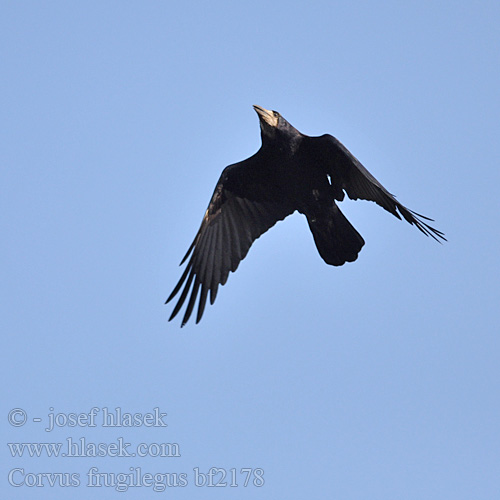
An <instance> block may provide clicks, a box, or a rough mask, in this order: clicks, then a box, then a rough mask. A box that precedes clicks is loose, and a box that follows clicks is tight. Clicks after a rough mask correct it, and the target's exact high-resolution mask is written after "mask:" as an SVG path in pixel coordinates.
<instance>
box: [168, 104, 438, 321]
mask: <svg viewBox="0 0 500 500" xmlns="http://www.w3.org/2000/svg"><path fill="white" fill-rule="evenodd" d="M254 109H255V111H256V112H257V114H258V115H259V121H260V128H261V137H262V146H261V148H260V149H259V151H257V153H256V154H254V155H253V156H251V157H250V158H248V159H246V160H243V161H241V162H239V163H235V164H234V165H229V166H228V167H226V168H225V169H224V170H223V172H222V175H221V176H220V179H219V182H218V183H217V186H216V187H215V191H214V194H213V195H212V199H211V200H210V203H209V205H208V208H207V211H206V212H205V215H204V217H203V221H202V223H201V226H200V229H199V230H198V233H197V234H196V236H195V238H194V241H193V243H192V244H191V246H190V247H189V249H188V251H187V253H186V255H185V256H184V258H183V259H182V262H181V264H183V263H184V262H185V261H186V260H187V259H188V258H189V261H188V264H187V266H186V269H185V270H184V273H183V274H182V276H181V279H180V280H179V282H178V283H177V286H176V287H175V288H174V290H173V291H172V293H171V294H170V297H169V298H168V299H167V302H169V301H170V300H172V299H173V298H174V297H175V296H176V295H177V293H178V292H180V291H181V289H182V292H181V295H180V297H179V299H178V301H177V304H176V305H175V307H174V310H173V312H172V315H171V316H170V319H169V321H170V320H172V319H173V318H174V317H175V316H176V315H177V313H178V312H179V311H180V309H181V308H182V305H183V304H184V302H185V301H186V299H187V298H188V296H189V300H188V303H187V307H186V311H185V313H184V317H183V320H182V325H181V326H184V325H185V324H186V322H187V321H188V319H189V318H190V316H191V313H192V312H193V309H194V307H195V303H196V299H197V297H198V294H199V303H198V312H197V316H196V322H197V323H198V322H199V321H200V319H201V317H202V315H203V311H204V309H205V304H206V301H207V297H208V294H209V293H210V303H211V304H213V303H214V301H215V297H216V296H217V289H218V287H219V285H224V284H225V283H226V281H227V277H228V275H229V271H233V272H234V271H236V269H237V267H238V264H239V263H240V261H241V260H242V259H244V258H245V256H246V255H247V253H248V250H249V249H250V246H251V245H252V243H253V242H254V241H255V240H256V239H257V238H258V237H259V236H260V235H261V234H263V233H265V232H266V231H267V230H268V229H269V228H270V227H272V226H274V224H276V222H278V221H279V220H282V219H284V218H285V217H286V216H288V215H290V214H291V213H293V212H295V210H298V211H299V212H300V213H302V214H304V215H305V216H306V218H307V222H308V223H309V228H310V229H311V232H312V234H313V237H314V241H315V243H316V247H317V249H318V252H319V254H320V255H321V257H322V258H323V260H324V261H325V262H326V263H327V264H330V265H332V266H341V265H342V264H344V263H346V262H353V261H355V260H356V259H357V257H358V253H359V251H360V250H361V248H362V247H363V245H364V244H365V242H364V240H363V238H362V237H361V235H360V234H359V233H358V232H357V231H356V229H354V227H353V226H352V225H351V224H350V222H349V221H348V220H347V219H346V218H345V216H344V215H343V214H342V212H341V211H340V209H339V208H338V206H337V204H336V201H342V200H343V199H344V193H345V194H347V196H348V197H349V198H350V199H352V200H357V199H362V200H370V201H374V202H375V203H377V204H378V205H380V206H381V207H382V208H385V209H386V210H387V211H388V212H390V213H391V214H393V215H395V216H396V217H397V218H398V219H401V217H403V218H404V219H405V220H406V221H407V222H409V223H410V224H413V225H414V226H416V227H417V228H418V229H419V230H420V231H422V233H424V234H425V235H427V236H431V237H432V238H434V239H435V240H437V241H439V239H442V240H445V237H444V234H443V233H442V232H441V231H438V230H437V229H434V228H433V227H431V226H430V225H429V224H428V223H427V222H425V221H432V219H429V218H427V217H424V216H423V215H420V214H417V213H415V212H413V211H412V210H409V209H408V208H406V207H405V206H403V205H402V204H401V203H399V202H398V201H397V200H396V198H395V197H394V196H393V195H392V194H390V193H389V192H388V191H387V190H386V189H385V188H384V187H383V186H382V184H380V182H378V181H377V179H375V177H373V175H371V174H370V172H368V170H366V168H365V167H363V165H361V163H360V162H359V161H358V160H357V159H356V158H355V157H354V156H353V155H352V154H351V153H350V152H349V151H348V150H347V149H346V148H345V146H343V145H342V144H341V143H340V142H339V141H338V140H337V139H336V138H335V137H333V136H331V135H328V134H325V135H322V136H320V137H309V136H307V135H304V134H301V133H300V132H299V131H298V130H297V129H296V128H294V127H293V126H292V125H290V123H288V122H287V121H286V120H285V119H284V118H283V117H282V116H281V115H280V114H279V113H278V112H277V111H268V110H267V109H264V108H262V107H260V106H254Z"/></svg>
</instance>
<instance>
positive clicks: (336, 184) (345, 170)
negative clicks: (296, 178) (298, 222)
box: [308, 134, 446, 241]
mask: <svg viewBox="0 0 500 500" xmlns="http://www.w3.org/2000/svg"><path fill="white" fill-rule="evenodd" d="M308 141H309V142H310V145H311V146H312V149H313V150H314V151H315V154H317V155H319V157H320V158H319V161H321V163H322V164H324V165H326V170H327V174H328V175H329V176H330V177H331V182H332V186H333V188H334V191H335V198H336V199H337V200H339V201H342V200H343V198H344V193H343V191H345V192H346V193H347V196H349V198H350V199H351V200H357V199H362V200H369V201H374V202H375V203H377V204H378V205H380V206H381V207H382V208H385V209H386V210H387V211H388V212H390V213H391V214H393V215H394V216H396V217H397V218H398V219H401V216H403V218H404V219H405V220H406V221H407V222H409V223H410V224H413V225H415V226H416V227H417V228H418V229H420V231H422V233H424V234H425V235H426V236H431V237H432V238H434V239H435V240H436V241H439V239H442V240H445V241H446V238H445V237H444V234H443V233H442V232H441V231H438V230H437V229H435V228H433V227H432V226H430V225H429V224H427V223H426V222H425V221H431V222H432V221H433V219H429V218H428V217H425V216H423V215H420V214H417V213H416V212H413V210H410V209H408V208H406V207H405V206H404V205H402V204H401V203H399V201H397V200H396V198H395V197H394V195H392V194H391V193H389V191H387V190H386V189H385V188H384V186H382V184H380V182H379V181H377V179H375V177H373V175H372V174H370V172H368V170H366V168H365V167H363V165H362V164H361V163H360V162H359V160H358V159H357V158H356V157H355V156H354V155H353V154H352V153H351V152H350V151H349V150H348V149H347V148H346V147H345V146H344V145H343V144H342V143H341V142H340V141H338V140H337V139H336V138H335V137H333V136H331V135H328V134H326V135H322V136H321V137H309V138H308Z"/></svg>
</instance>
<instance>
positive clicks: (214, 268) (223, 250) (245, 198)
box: [166, 159, 294, 326]
mask: <svg viewBox="0 0 500 500" xmlns="http://www.w3.org/2000/svg"><path fill="white" fill-rule="evenodd" d="M249 160H250V159H249ZM249 160H246V161H244V162H241V163H237V164H235V165H231V166H229V167H227V168H226V169H225V170H224V171H223V172H222V175H221V177H220V179H219V182H218V183H217V186H216V188H215V191H214V194H213V196H212V199H211V201H210V204H209V205H208V208H207V211H206V212H205V215H204V217H203V221H202V223H201V226H200V229H199V230H198V233H197V234H196V237H195V238H194V241H193V243H192V244H191V246H190V247H189V249H188V251H187V253H186V255H185V256H184V258H183V259H182V262H181V265H182V264H183V263H184V262H185V261H186V260H187V259H188V257H190V258H189V261H188V264H187V266H186V269H185V270H184V273H183V274H182V276H181V279H180V280H179V282H178V283H177V285H176V287H175V288H174V290H173V291H172V293H171V294H170V296H169V298H168V299H167V302H166V303H168V302H169V301H170V300H172V299H173V298H174V297H175V296H176V295H177V293H178V292H179V291H180V290H181V289H182V293H181V295H180V297H179V299H178V301H177V304H176V305H175V307H174V310H173V312H172V314H171V316H170V318H169V321H170V320H172V319H173V318H174V317H175V316H176V315H177V313H178V312H179V311H180V309H181V308H182V306H183V304H184V302H185V300H186V298H187V296H188V295H189V301H188V304H187V307H186V311H185V313H184V318H183V320H182V325H181V326H184V325H185V324H186V322H187V321H188V320H189V317H190V316H191V313H192V312H193V308H194V306H195V302H196V298H197V296H198V292H199V291H200V288H201V293H200V298H199V304H198V313H197V316H196V323H198V322H199V321H200V319H201V317H202V315H203V311H204V309H205V304H206V301H207V296H208V292H210V303H211V304H213V303H214V301H215V297H216V296H217V289H218V287H219V284H220V285H224V284H225V283H226V281H227V278H228V275H229V271H233V272H234V271H236V269H237V267H238V265H239V263H240V261H241V260H243V259H244V258H245V256H246V255H247V253H248V250H249V249H250V246H251V245H252V243H253V242H254V241H255V240H256V239H257V238H258V237H259V236H260V235H261V234H263V233H265V232H266V231H267V230H268V229H269V228H270V227H272V226H274V224H276V222H278V221H279V220H282V219H284V218H285V217H286V216H287V215H289V214H291V213H292V212H293V211H294V208H292V207H291V206H289V205H287V204H286V203H284V202H283V201H281V200H279V199H278V200H276V199H273V193H272V192H270V188H269V186H268V185H266V184H265V183H266V179H265V178H262V177H260V180H259V176H258V175H256V174H257V172H252V170H251V168H248V167H249V166H250V167H251V166H252V164H251V163H252V162H250V161H249ZM257 170H258V169H257ZM278 198H279V197H278Z"/></svg>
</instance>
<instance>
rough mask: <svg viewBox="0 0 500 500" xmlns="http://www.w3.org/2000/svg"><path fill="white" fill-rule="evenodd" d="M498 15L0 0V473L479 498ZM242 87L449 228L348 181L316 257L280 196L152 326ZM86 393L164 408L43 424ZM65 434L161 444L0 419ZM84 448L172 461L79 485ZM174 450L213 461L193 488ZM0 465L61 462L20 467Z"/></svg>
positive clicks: (499, 373) (186, 460) (119, 468)
mask: <svg viewBox="0 0 500 500" xmlns="http://www.w3.org/2000/svg"><path fill="white" fill-rule="evenodd" d="M499 18H500V7H499V4H498V2H494V1H490V2H487V1H478V2H463V1H459V2H452V1H449V2H445V1H438V2H425V1H424V2H422V1H418V2H417V1H415V2H413V1H392V2H352V1H349V2H347V1H345V2H332V1H323V2H303V1H301V2H298V1H297V2H293V1H292V2H290V1H278V2H269V1H255V0H253V1H251V2H229V1H210V2H208V1H206V2H201V1H198V2H182V3H181V2H177V3H174V2H167V1H164V2H160V1H149V2H137V1H136V2H131V1H124V2H117V1H116V2H111V1H99V2H96V1H85V2H58V1H54V2H28V1H18V2H14V1H5V2H2V6H1V8H0V42H1V43H0V46H1V53H2V64H1V68H0V72H1V89H2V90H1V96H0V99H1V103H0V108H1V116H2V120H1V122H0V127H1V131H0V141H1V148H0V163H1V165H2V168H1V172H0V186H1V192H2V194H1V197H0V210H1V214H2V217H1V219H0V225H1V227H0V230H1V234H2V240H3V245H2V246H1V248H0V256H1V260H2V280H1V281H2V301H1V304H2V314H1V320H0V321H1V322H0V328H1V330H2V337H3V349H2V363H1V366H2V370H1V372H0V374H1V376H2V381H3V382H2V388H3V389H2V393H3V395H2V398H1V399H2V408H1V414H0V415H1V422H2V424H1V425H2V436H3V438H4V439H3V441H4V442H3V443H2V448H3V452H2V457H3V458H2V470H1V482H0V492H1V496H2V497H3V498H9V499H10V500H16V499H23V500H26V499H29V498H37V499H49V498H50V499H52V500H54V499H60V498H61V499H63V498H70V497H71V498H74V499H80V498H81V499H87V498H91V497H92V498H118V497H120V495H121V497H120V498H124V497H126V498H131V499H132V498H133V499H135V498H141V499H143V498H157V497H158V498H160V497H162V496H163V497H168V498H172V499H188V498H189V499H211V498H214V499H223V498H231V499H237V498H252V499H258V498H262V499H264V498H265V499H283V498H286V499H290V500H292V499H304V498H333V499H339V500H350V499H370V500H376V499H380V500H400V499H415V500H421V499H424V498H425V499H427V500H430V499H436V500H437V499H439V500H441V499H443V498H453V499H454V500H461V499H471V498H477V499H492V498H498V495H499V492H500V475H499V467H500V431H499V421H500V399H499V394H500V392H499V391H500V363H499V361H498V360H499V350H500V328H499V326H500V321H499V305H500V300H499V299H500V292H499V278H500V276H499V274H500V273H499V246H500V235H499V228H500V220H499V218H500V217H499V213H500V203H499V196H498V185H499V182H500V175H499V160H500V154H499V151H500V148H499V145H498V137H499V118H498V117H499V116H500V98H499V89H500V51H499V46H500V32H499V31H498V21H499ZM252 104H260V105H262V106H264V107H266V108H271V109H276V110H278V111H280V112H281V113H282V114H283V115H284V116H285V117H286V118H287V119H288V120H289V121H290V122H291V123H292V124H293V125H295V126H296V127H297V128H298V129H299V130H301V131H302V132H304V133H306V134H309V135H320V134H323V133H331V134H333V135H335V136H336V137H338V138H339V139H340V140H341V141H342V142H343V143H344V144H345V145H346V146H347V147H348V148H349V149H350V150H351V151H352V152H353V153H354V154H355V155H356V156H357V157H358V158H359V159H360V160H361V161H362V162H363V163H364V164H365V166H366V167H367V168H368V169H369V170H370V171H371V172H372V173H373V174H374V175H375V176H376V177H377V178H378V179H379V180H380V181H382V183H383V184H384V185H385V186H386V187H387V189H388V190H389V191H391V192H393V193H395V194H396V195H397V196H398V199H399V200H400V201H402V202H403V203H404V204H405V205H407V206H409V207H410V208H412V209H413V210H416V211H417V212H419V213H423V214H425V215H428V216H430V217H433V218H435V220H436V227H438V228H439V229H441V230H442V231H444V232H445V233H446V235H447V237H448V239H449V242H448V243H446V244H444V245H439V244H437V243H435V242H434V241H433V240H431V239H430V238H426V237H425V236H423V235H422V234H421V233H419V231H417V230H416V229H415V228H412V227H411V226H409V225H408V224H406V223H404V222H400V221H398V220H397V219H395V218H394V217H392V216H391V215H390V214H388V213H386V212H385V211H383V210H382V209H381V208H379V207H377V206H376V205H375V204H373V203H368V202H359V201H358V202H352V201H346V202H344V203H343V204H342V210H343V211H344V212H345V213H346V215H347V216H348V217H349V219H350V220H351V222H352V223H353V224H354V226H355V227H356V228H357V229H358V230H359V232H360V233H361V234H362V235H363V237H364V238H365V240H366V245H365V247H364V248H363V250H362V252H361V254H360V257H359V259H358V261H356V262H355V263H353V264H349V265H346V266H343V267H342V268H333V267H330V266H327V265H326V264H325V263H324V262H323V261H322V260H321V258H320V257H319V255H318V254H317V251H316V248H315V246H314V243H313V240H312V237H311V235H310V233H309V230H308V227H307V223H306V221H305V219H304V218H303V217H302V216H300V215H298V214H295V215H293V216H292V217H290V218H288V219H286V220H285V221H284V222H280V223H279V224H277V226H275V227H274V228H273V229H272V231H270V232H269V233H266V234H265V235H264V236H263V237H262V238H261V239H259V240H258V241H257V242H256V243H255V244H254V246H253V247H252V249H251V250H250V253H249V255H248V257H247V259H245V260H244V261H243V262H242V264H241V265H240V268H239V269H238V271H237V273H235V274H232V275H231V276H230V278H229V281H228V283H227V285H226V286H225V287H223V288H221V289H220V291H219V295H218V298H217V302H216V304H215V305H214V306H211V307H207V310H206V312H205V316H204V318H203V321H202V322H201V323H200V324H199V325H197V326H196V325H194V322H190V323H189V324H188V325H187V326H186V327H185V328H184V329H182V330H181V329H180V328H179V321H177V320H176V321H174V322H171V323H168V322H167V319H168V316H169V314H170V312H171V306H170V305H168V306H164V305H163V302H164V300H165V299H166V297H167V296H168V294H169V293H170V291H171V289H172V288H173V286H174V285H175V283H176V281H177V279H178V278H179V276H180V273H181V269H180V268H179V267H178V263H179V261H180V259H181V258H182V256H183V255H184V253H185V251H186V250H187V247H188V246H189V244H190V243H191V241H192V238H193V237H194V234H195V232H196V230H197V229H198V226H199V224H200V221H201V218H202V216H203V213H204V210H205V208H206V206H207V203H208V201H209V198H210V196H211V194H212V190H213V188H214V185H215V183H216V181H217V179H218V177H219V175H220V172H221V171H222V169H223V168H224V167H225V166H226V165H228V164H231V163H234V162H237V161H239V160H242V159H244V158H246V157H248V156H250V155H251V154H253V153H254V152H255V151H256V150H257V148H258V147H259V145H260V133H259V126H258V119H257V115H256V114H255V112H254V111H253V110H252V107H251V106H252ZM93 407H96V408H99V409H100V411H99V413H98V415H99V416H100V417H102V412H103V410H102V409H103V408H104V407H107V408H108V409H110V410H113V409H114V408H115V407H120V408H122V411H123V412H124V413H127V412H128V413H142V414H144V413H151V412H153V409H154V408H159V409H160V411H162V412H165V413H168V416H167V417H166V420H165V422H166V423H168V427H166V428H163V427H158V426H157V427H148V426H146V425H143V426H142V427H135V428H104V427H102V426H101V425H97V426H96V427H92V428H90V427H84V426H83V425H82V426H80V427H61V428H56V429H55V430H53V431H52V432H46V431H44V428H45V427H46V426H47V424H48V422H49V421H48V420H47V419H48V414H49V413H50V412H51V410H50V408H53V412H54V413H55V414H60V413H61V414H65V415H67V414H69V413H75V414H88V413H89V412H90V410H91V408H93ZM14 408H20V409H23V410H25V411H26V415H27V418H28V421H27V423H26V424H25V425H24V426H18V427H15V426H12V425H10V424H9V422H8V420H7V414H8V412H9V411H10V410H12V409H14ZM19 415H20V414H18V416H17V417H16V418H20V417H19ZM36 417H39V418H42V422H38V423H37V422H33V418H36ZM60 418H63V417H60ZM82 418H84V417H82ZM98 423H99V424H100V421H98ZM70 437H71V438H72V439H74V440H78V439H79V438H81V437H85V439H86V440H87V442H89V443H108V444H109V443H117V442H118V438H120V437H122V438H123V439H124V441H127V442H130V443H131V446H135V445H137V444H138V443H174V444H175V443H177V444H178V445H179V447H180V454H181V456H180V457H163V458H161V457H152V456H149V457H139V456H136V457H112V456H109V455H110V454H111V452H110V451H109V450H108V452H107V454H108V456H106V457H95V458H92V457H87V458H80V457H58V458H55V457H51V458H46V457H40V458H29V457H26V456H24V457H12V456H11V452H10V451H9V448H8V447H7V445H6V444H5V443H57V442H62V443H66V439H67V438H70ZM91 467H96V468H97V469H98V470H99V472H102V473H111V472H114V473H120V472H122V473H129V472H130V468H136V467H140V469H141V473H142V474H143V475H144V474H146V473H152V474H155V473H167V472H168V473H178V474H181V473H186V474H187V480H188V485H187V486H185V487H170V488H168V489H167V490H166V491H165V492H163V493H161V492H158V493H155V492H154V491H153V490H152V487H151V486H150V487H148V486H142V487H133V488H130V489H129V490H128V492H127V493H119V492H117V491H116V489H115V488H113V487H101V488H93V489H90V488H89V487H87V486H86V482H87V472H88V471H89V470H90V468H91ZM196 467H198V468H199V471H200V472H207V471H208V470H209V469H210V468H211V467H219V468H223V469H225V470H226V471H227V477H226V482H227V483H228V486H226V487H220V488H207V487H196V486H195V484H194V475H195V472H194V469H195V468H196ZM241 468H252V469H253V470H254V472H255V469H258V468H261V469H263V470H264V479H265V484H264V485H263V486H261V487H258V486H254V485H253V484H252V480H253V479H254V478H255V476H253V477H252V480H251V482H250V484H249V485H248V486H247V487H246V488H245V487H244V486H243V482H244V476H243V475H241V474H240V469H241ZM14 469H23V470H24V472H23V473H21V472H20V471H18V472H17V473H14V475H13V482H15V483H20V482H22V480H23V477H27V481H28V483H29V482H30V481H31V480H32V478H33V477H36V476H33V474H38V473H58V472H61V473H74V474H79V475H80V483H81V484H80V486H78V487H68V488H63V487H59V486H54V487H50V486H49V485H48V484H47V483H45V484H46V486H44V487H40V488H38V487H29V486H19V487H15V486H11V485H9V483H8V480H7V477H8V474H9V471H12V470H14ZM231 469H235V470H236V471H237V472H238V476H237V478H236V479H237V483H238V484H239V486H238V487H230V486H229V485H230V483H231V472H230V471H231ZM23 474H24V476H23ZM30 474H31V475H30ZM219 478H220V475H219Z"/></svg>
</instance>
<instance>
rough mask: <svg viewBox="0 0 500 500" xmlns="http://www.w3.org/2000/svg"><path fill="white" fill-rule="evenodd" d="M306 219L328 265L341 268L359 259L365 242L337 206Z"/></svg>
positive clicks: (309, 215)
mask: <svg viewBox="0 0 500 500" xmlns="http://www.w3.org/2000/svg"><path fill="white" fill-rule="evenodd" d="M306 217H307V222H308V223H309V228H310V229H311V232H312V234H313V236H314V242H315V243H316V247H317V249H318V252H319V254H320V255H321V257H322V258H323V260H324V261H325V262H326V263H327V264H330V265H332V266H341V265H342V264H345V263H346V262H354V261H355V260H356V259H357V258H358V253H359V252H360V250H361V248H362V247H363V245H364V244H365V241H364V240H363V238H362V237H361V235H360V234H359V233H358V232H357V231H356V229H354V227H353V226H352V225H351V223H350V222H349V221H348V220H347V219H346V218H345V216H344V214H343V213H342V212H341V211H340V209H339V207H337V205H335V204H332V205H331V206H330V207H328V209H327V210H325V211H324V212H323V213H321V214H320V215H318V214H314V215H312V214H306Z"/></svg>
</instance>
